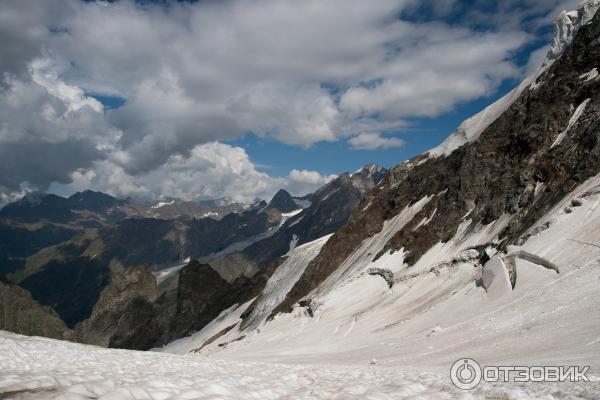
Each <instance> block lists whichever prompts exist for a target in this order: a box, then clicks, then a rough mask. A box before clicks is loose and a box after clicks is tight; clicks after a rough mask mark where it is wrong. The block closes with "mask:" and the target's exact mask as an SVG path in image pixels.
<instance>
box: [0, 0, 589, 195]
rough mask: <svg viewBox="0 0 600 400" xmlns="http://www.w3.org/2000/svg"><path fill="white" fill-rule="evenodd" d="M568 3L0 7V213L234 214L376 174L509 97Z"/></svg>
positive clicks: (24, 0)
mask: <svg viewBox="0 0 600 400" xmlns="http://www.w3.org/2000/svg"><path fill="white" fill-rule="evenodd" d="M578 2H579V0H520V1H517V0H506V1H502V2H496V1H491V0H379V1H377V2H364V1H362V0H330V1H327V2H322V1H318V0H305V1H295V0H252V1H242V0H226V1H199V2H176V1H158V2H157V1H143V2H141V1H133V0H129V1H128V0H123V1H115V2H105V1H79V0H64V1H62V0H47V1H44V2H42V3H40V2H38V1H36V0H7V1H4V2H2V3H0V20H1V21H4V22H3V24H2V29H0V43H2V46H1V47H0V72H1V73H2V74H1V76H2V77H3V82H2V85H0V117H2V119H3V121H5V125H4V126H5V128H4V129H3V130H2V131H0V144H1V146H0V157H1V158H2V159H4V160H5V163H4V164H3V165H2V166H0V203H3V202H6V201H9V200H11V199H14V198H17V197H19V196H21V195H23V194H24V193H25V192H27V191H29V190H46V191H50V192H55V193H58V194H63V195H69V194H71V193H73V192H75V191H78V190H83V189H94V190H101V191H105V192H107V193H111V194H114V195H117V196H133V197H138V198H143V199H154V198H161V197H182V198H186V199H205V198H217V197H223V196H228V197H232V198H234V199H236V200H239V201H249V200H251V199H254V198H256V197H261V198H268V197H270V196H271V195H272V194H273V193H275V192H276V191H277V190H278V189H279V188H285V189H287V190H289V191H291V192H292V193H294V194H303V193H307V192H310V191H313V190H315V189H316V188H318V187H319V186H321V185H323V184H324V183H325V182H327V181H328V180H330V179H332V177H333V176H334V175H336V174H339V173H341V172H344V171H350V172H352V171H354V170H356V169H358V168H359V167H361V166H363V165H365V164H367V163H372V162H374V163H377V164H379V165H382V166H385V167H390V166H393V165H395V164H398V163H400V162H402V161H404V160H406V159H409V158H411V157H412V156H414V155H417V154H420V153H422V152H424V151H427V150H428V149H430V148H432V147H435V146H436V145H437V144H439V143H440V142H441V141H443V139H444V138H445V137H446V136H448V134H450V133H451V132H452V131H453V130H454V129H455V128H456V127H457V126H458V125H459V124H460V123H461V122H462V121H463V120H465V119H466V118H468V117H470V116H472V115H473V114H475V113H477V112H478V111H480V110H481V109H483V108H484V107H485V106H487V105H489V104H490V103H492V102H493V101H495V100H496V99H498V98H499V97H501V96H503V95H504V94H505V93H507V92H508V91H509V90H511V89H512V88H513V87H514V86H516V85H517V84H518V83H519V82H520V81H521V80H522V79H523V78H524V76H526V75H527V74H528V73H529V72H531V71H532V70H534V69H535V67H537V66H538V65H539V64H540V63H541V62H542V60H543V57H544V54H545V49H546V46H547V45H548V44H549V43H550V41H551V39H552V21H553V19H554V18H555V17H556V16H557V15H558V13H559V12H560V11H561V10H563V9H573V8H575V7H576V6H577V4H578ZM32 10H33V11H32ZM32 155H33V157H32Z"/></svg>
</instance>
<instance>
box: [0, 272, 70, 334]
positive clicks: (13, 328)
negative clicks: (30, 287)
mask: <svg viewBox="0 0 600 400" xmlns="http://www.w3.org/2000/svg"><path fill="white" fill-rule="evenodd" d="M0 330H4V331H9V332H14V333H19V334H21V335H29V336H45V337H50V338H54V339H69V338H70V335H71V332H70V331H69V330H68V329H67V326H66V325H65V323H64V322H63V321H62V320H61V319H60V317H59V316H58V314H57V313H56V312H55V311H54V310H52V309H51V308H50V307H45V306H42V305H40V304H39V303H38V302H36V301H35V300H33V299H32V298H31V294H30V293H29V292H28V291H26V290H25V289H23V288H21V287H19V286H17V285H14V284H11V283H5V282H2V281H0Z"/></svg>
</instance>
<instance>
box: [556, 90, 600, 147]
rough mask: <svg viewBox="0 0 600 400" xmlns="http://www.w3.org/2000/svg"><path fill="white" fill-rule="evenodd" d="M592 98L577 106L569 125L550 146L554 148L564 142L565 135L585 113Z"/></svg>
mask: <svg viewBox="0 0 600 400" xmlns="http://www.w3.org/2000/svg"><path fill="white" fill-rule="evenodd" d="M590 100H592V99H585V100H584V101H583V102H582V103H581V104H580V105H579V106H578V107H577V109H575V112H574V113H573V115H572V116H571V119H569V123H568V124H567V127H566V128H565V130H564V131H562V132H561V133H560V134H559V135H558V136H557V137H556V139H555V140H554V143H552V146H550V148H554V147H556V146H558V145H559V144H561V143H562V141H563V139H564V138H565V136H566V135H567V133H568V132H569V131H570V130H571V128H572V127H573V126H574V125H575V124H576V123H577V121H578V120H579V118H581V116H582V115H583V112H584V111H585V107H586V106H587V105H588V103H589V102H590Z"/></svg>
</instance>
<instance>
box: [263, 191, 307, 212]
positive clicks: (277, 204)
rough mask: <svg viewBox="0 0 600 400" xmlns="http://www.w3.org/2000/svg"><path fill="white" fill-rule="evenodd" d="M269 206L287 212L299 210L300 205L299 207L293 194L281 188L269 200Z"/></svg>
mask: <svg viewBox="0 0 600 400" xmlns="http://www.w3.org/2000/svg"><path fill="white" fill-rule="evenodd" d="M269 208H275V209H277V210H279V211H281V212H283V213H287V212H290V211H294V210H297V209H299V208H300V207H298V204H296V202H295V201H294V199H293V198H292V195H291V194H289V193H288V192H286V191H285V190H283V189H281V190H280V191H278V192H277V193H275V196H273V199H271V201H270V202H269Z"/></svg>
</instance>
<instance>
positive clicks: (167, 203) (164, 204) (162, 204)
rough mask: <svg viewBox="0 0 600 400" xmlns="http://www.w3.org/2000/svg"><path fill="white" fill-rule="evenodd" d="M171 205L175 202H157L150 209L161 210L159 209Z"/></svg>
mask: <svg viewBox="0 0 600 400" xmlns="http://www.w3.org/2000/svg"><path fill="white" fill-rule="evenodd" d="M173 204H175V200H171V201H166V202H164V201H159V202H158V203H156V204H155V205H153V206H151V207H150V208H161V207H164V206H171V205H173Z"/></svg>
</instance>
